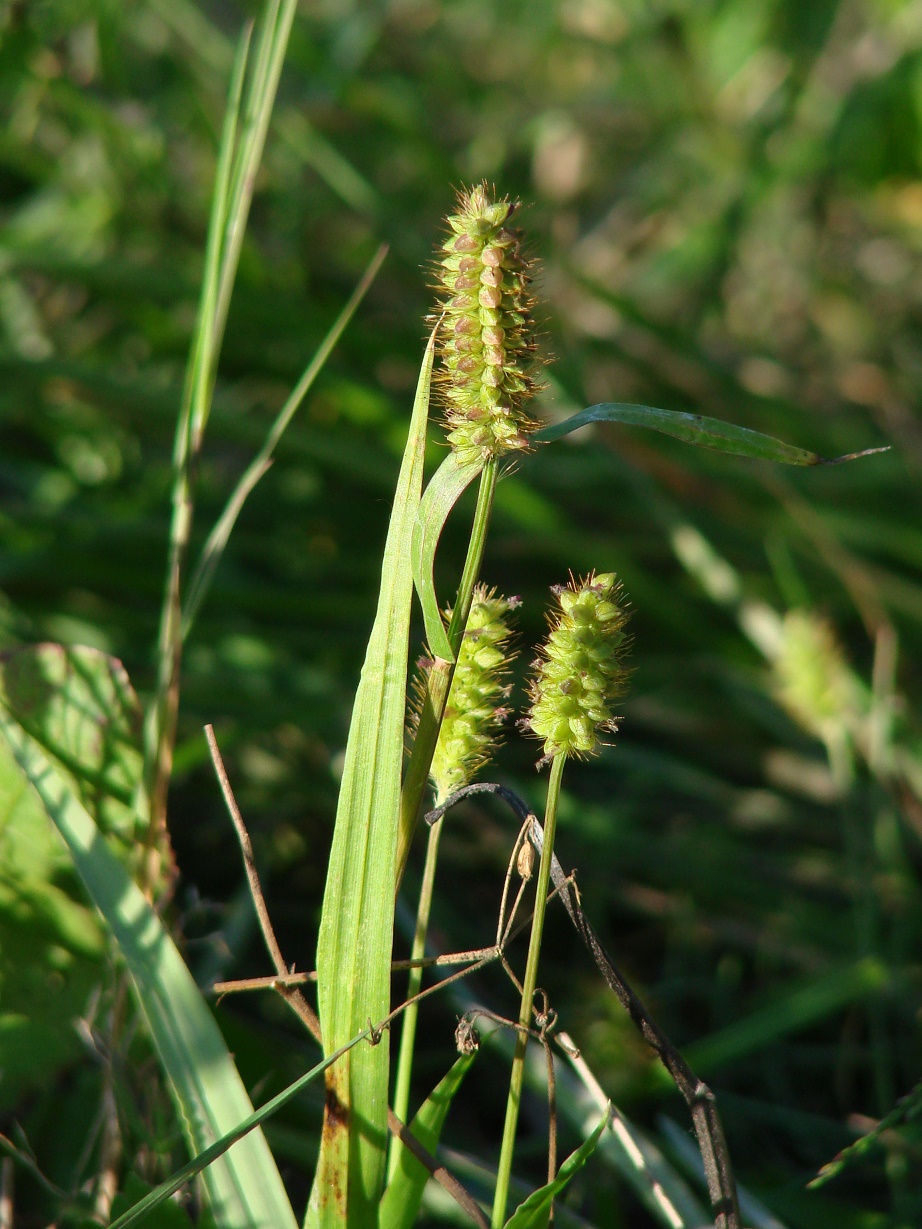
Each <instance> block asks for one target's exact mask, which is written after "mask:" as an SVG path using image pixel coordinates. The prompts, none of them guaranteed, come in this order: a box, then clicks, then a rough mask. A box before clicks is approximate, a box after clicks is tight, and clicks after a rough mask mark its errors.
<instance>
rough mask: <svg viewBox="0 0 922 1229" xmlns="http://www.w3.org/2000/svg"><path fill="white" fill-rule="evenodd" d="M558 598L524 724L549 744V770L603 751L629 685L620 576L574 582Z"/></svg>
mask: <svg viewBox="0 0 922 1229" xmlns="http://www.w3.org/2000/svg"><path fill="white" fill-rule="evenodd" d="M554 593H555V594H556V596H557V606H558V609H557V610H556V611H555V612H553V613H552V614H551V615H550V616H549V617H550V623H551V632H550V635H549V636H548V638H547V640H546V641H545V643H544V645H543V646H542V648H541V650H540V656H539V657H538V660H537V661H536V662H535V664H534V668H535V674H534V676H533V678H532V681H531V684H530V687H529V696H530V698H531V701H532V705H531V709H530V710H529V714H528V717H527V718H526V720H525V722H524V724H525V725H526V726H527V727H528V728H529V729H530V730H531V732H532V733H533V734H535V735H536V736H537V737H538V738H541V739H543V741H544V757H543V759H542V761H541V762H542V763H544V762H546V761H547V760H550V759H553V758H554V756H557V755H573V756H587V755H592V754H594V753H595V752H596V751H597V750H598V748H599V743H600V738H599V734H600V732H603V731H607V732H610V733H614V732H615V730H617V728H618V726H617V718H616V717H615V716H614V714H613V712H612V705H613V704H614V703H615V701H616V700H617V698H618V697H619V696H620V695H621V693H622V692H623V690H624V679H625V673H624V670H623V668H622V666H621V661H620V651H623V649H624V644H625V635H624V625H625V623H626V622H627V617H628V616H627V612H626V611H625V610H624V609H623V607H622V606H621V605H620V604H619V602H620V598H621V586H620V584H619V583H618V581H617V580H616V578H615V575H614V573H612V572H606V573H600V574H599V575H595V574H592V575H589V576H587V577H586V579H585V580H580V581H577V580H571V582H570V584H569V585H566V586H563V585H561V586H559V587H557V588H555V589H554Z"/></svg>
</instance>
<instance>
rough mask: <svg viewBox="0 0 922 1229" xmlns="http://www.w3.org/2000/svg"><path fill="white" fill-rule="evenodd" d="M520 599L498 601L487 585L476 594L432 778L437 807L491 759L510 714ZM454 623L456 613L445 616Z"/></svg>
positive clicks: (459, 651)
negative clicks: (514, 623)
mask: <svg viewBox="0 0 922 1229" xmlns="http://www.w3.org/2000/svg"><path fill="white" fill-rule="evenodd" d="M518 605H519V599H518V598H517V597H510V598H505V597H497V596H496V593H495V590H493V589H490V590H488V589H487V588H486V587H485V586H483V585H478V586H477V587H476V588H475V589H474V598H473V602H472V603H471V613H470V615H469V616H468V620H467V627H466V629H465V632H464V637H463V639H462V641H461V647H460V649H459V650H458V661H457V665H456V666H455V673H454V678H453V679H452V683H451V691H450V692H449V693H448V702H447V704H446V705H445V716H444V718H443V720H442V728H441V730H440V731H439V741H438V743H437V745H436V748H435V755H434V756H433V758H432V767H431V768H430V770H429V776H430V778H431V780H432V784H433V786H434V787H435V795H436V805H438V804H439V803H442V802H444V801H445V799H446V798H448V797H450V796H451V795H452V794H453V793H454V792H455V791H456V790H459V789H461V788H462V786H464V785H467V784H468V783H469V782H470V781H471V780H472V779H473V777H474V776H475V775H476V773H477V772H478V771H479V770H480V769H481V768H482V767H483V765H484V764H485V763H487V761H488V760H489V759H490V757H491V755H492V754H493V751H494V750H495V747H496V743H497V731H498V728H499V726H500V725H502V723H503V721H504V719H505V718H506V717H507V716H508V714H509V709H508V708H506V707H505V706H504V705H503V703H502V701H503V700H505V699H506V697H507V696H508V694H509V687H508V686H507V685H506V683H505V677H506V675H507V673H508V666H509V662H510V661H511V660H512V658H513V657H514V656H515V654H514V653H511V652H510V651H509V648H508V643H509V624H508V617H509V613H510V611H512V610H514V609H515V608H516V606H518ZM446 613H447V614H448V616H449V617H450V615H451V611H447V612H446Z"/></svg>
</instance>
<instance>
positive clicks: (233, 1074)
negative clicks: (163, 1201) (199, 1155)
mask: <svg viewBox="0 0 922 1229" xmlns="http://www.w3.org/2000/svg"><path fill="white" fill-rule="evenodd" d="M89 719H90V720H91V718H89ZM0 734H2V735H3V737H4V738H5V740H6V743H7V745H8V746H9V748H10V751H11V752H12V754H13V757H14V758H15V760H16V763H17V764H18V765H19V768H20V770H21V772H22V774H23V776H24V778H25V779H26V780H27V781H28V782H29V784H30V785H31V787H32V789H34V791H35V793H36V794H37V795H38V797H39V799H40V801H41V803H42V806H43V807H44V809H45V811H46V812H47V814H48V815H49V816H50V818H51V820H52V821H53V823H54V824H55V826H56V827H57V829H58V831H59V832H60V834H61V836H62V837H63V838H64V840H65V842H66V843H67V846H68V848H69V850H70V853H71V856H72V857H73V860H74V864H75V865H76V868H77V871H78V873H79V874H80V877H81V879H82V880H83V882H84V884H85V886H86V889H87V891H88V892H89V894H90V897H91V898H92V900H93V903H94V904H95V905H96V907H97V908H98V909H99V911H100V913H101V914H102V915H103V917H104V919H105V921H106V923H107V925H108V927H109V930H110V933H111V934H112V936H113V938H114V939H115V941H116V943H117V944H118V946H119V949H120V951H121V954H122V956H123V957H124V959H125V963H126V964H127V966H128V970H129V972H130V974H131V977H132V980H133V982H134V986H135V990H136V993H137V999H138V1004H139V1006H140V1009H141V1011H142V1013H143V1015H144V1017H145V1019H146V1021H147V1025H148V1028H149V1029H150V1033H151V1037H152V1039H153V1041H154V1045H155V1046H156V1048H157V1052H158V1055H159V1058H160V1062H161V1064H162V1066H163V1069H164V1071H165V1072H166V1075H167V1077H168V1079H169V1081H170V1085H171V1088H172V1091H173V1095H174V1097H175V1100H176V1103H177V1106H178V1108H179V1111H180V1116H181V1119H182V1123H183V1129H184V1131H185V1133H186V1136H187V1139H188V1141H189V1145H190V1148H191V1150H192V1151H193V1152H200V1151H201V1150H202V1149H204V1148H206V1147H208V1146H209V1145H210V1144H212V1143H213V1142H214V1141H215V1140H216V1139H218V1138H220V1137H221V1136H222V1135H224V1134H225V1133H226V1132H227V1131H229V1130H232V1129H233V1128H235V1127H236V1126H237V1125H238V1123H240V1122H241V1121H242V1120H244V1119H246V1118H248V1117H249V1116H250V1114H252V1112H253V1106H252V1104H251V1102H250V1099H249V1097H248V1096H247V1092H246V1089H245V1088H244V1086H243V1082H242V1081H241V1079H240V1075H239V1074H238V1072H237V1068H236V1067H235V1066H234V1063H233V1060H232V1058H231V1056H230V1054H229V1053H228V1050H227V1047H226V1046H225V1044H224V1039H223V1037H222V1036H221V1033H220V1030H219V1029H218V1026H217V1024H216V1023H215V1020H214V1017H213V1016H212V1014H211V1011H210V1010H209V1008H208V1005H207V1004H206V1003H205V1000H204V999H203V998H202V995H201V993H200V991H199V989H198V987H197V986H196V984H195V982H194V981H193V979H192V975H191V973H190V972H189V970H188V968H187V967H186V964H185V962H184V961H183V959H182V957H181V956H180V954H179V952H178V951H177V949H176V946H175V945H174V943H173V941H172V939H171V938H170V936H169V934H168V933H167V932H166V930H165V929H164V927H163V924H162V922H161V921H160V918H159V917H158V916H157V914H156V913H155V912H154V910H153V909H152V908H151V907H150V905H149V904H148V902H147V900H146V899H145V898H144V895H143V894H142V893H141V891H140V890H139V889H138V887H137V886H136V885H135V883H134V882H133V880H132V879H131V877H130V876H129V874H128V872H127V871H126V870H125V868H124V867H123V866H122V864H121V862H120V861H119V860H118V858H117V857H116V856H115V854H114V853H113V852H112V851H111V850H110V848H109V847H108V845H107V844H106V842H105V839H104V838H103V836H102V834H101V833H100V831H99V829H98V828H97V827H96V825H95V824H94V822H93V820H92V819H91V817H90V815H89V814H88V813H87V811H86V810H85V809H84V807H83V805H82V804H81V802H80V800H79V798H78V796H77V793H76V789H75V786H74V784H73V783H72V781H70V780H69V779H68V778H67V777H66V776H65V775H64V774H63V773H62V772H61V771H60V770H59V769H58V768H56V767H55V766H54V764H53V763H52V761H51V760H50V759H49V758H48V757H47V756H46V755H45V753H44V752H43V751H42V749H41V748H40V746H39V744H38V743H37V742H36V741H35V740H34V739H33V738H31V737H30V736H29V735H28V734H27V733H26V732H25V730H23V728H22V727H21V726H20V725H19V724H18V722H17V721H15V720H14V719H13V718H12V716H10V715H9V713H8V712H7V711H6V710H4V709H2V708H0ZM204 1182H205V1186H206V1188H207V1191H208V1197H209V1201H210V1204H211V1207H212V1210H213V1213H214V1217H215V1220H216V1222H217V1223H218V1224H220V1225H221V1226H222V1229H231V1227H237V1226H239V1227H240V1229H256V1227H257V1226H264V1227H265V1229H269V1227H270V1226H271V1227H272V1229H284V1227H285V1226H288V1227H289V1229H294V1227H295V1225H296V1221H295V1218H294V1214H293V1212H292V1210H291V1205H290V1203H289V1202H288V1197H287V1195H286V1194H285V1188H284V1186H283V1185H282V1180H281V1178H280V1176H279V1172H278V1169H277V1168H276V1165H275V1162H274V1160H273V1159H272V1154H271V1153H270V1151H269V1148H268V1145H267V1144H266V1141H265V1139H264V1138H263V1136H262V1133H261V1132H258V1133H255V1134H253V1135H251V1136H249V1137H248V1138H247V1139H246V1140H245V1141H242V1142H241V1143H240V1145H239V1146H238V1148H237V1149H235V1151H234V1152H233V1153H232V1154H229V1155H228V1156H226V1157H222V1158H221V1160H220V1161H218V1162H216V1163H215V1164H214V1165H213V1166H212V1167H211V1168H210V1169H208V1170H206V1172H205V1174H204Z"/></svg>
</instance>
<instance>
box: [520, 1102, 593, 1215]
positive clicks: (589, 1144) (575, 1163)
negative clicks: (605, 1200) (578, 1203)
mask: <svg viewBox="0 0 922 1229" xmlns="http://www.w3.org/2000/svg"><path fill="white" fill-rule="evenodd" d="M610 1117H611V1112H610V1110H609V1112H608V1113H607V1114H605V1116H604V1117H603V1118H602V1119H601V1121H600V1122H599V1125H598V1126H597V1127H596V1129H595V1130H594V1131H593V1132H592V1134H591V1135H590V1136H589V1138H588V1139H585V1140H583V1142H582V1143H581V1144H580V1146H579V1147H578V1148H577V1149H576V1151H575V1152H571V1154H570V1155H569V1156H568V1157H567V1159H566V1160H565V1161H564V1163H563V1164H562V1165H561V1167H560V1169H559V1170H558V1172H557V1177H556V1178H555V1179H554V1181H553V1182H548V1183H547V1185H546V1186H542V1187H540V1188H539V1189H538V1190H536V1191H532V1193H531V1194H530V1195H529V1196H528V1198H527V1199H526V1200H525V1201H524V1202H523V1203H520V1204H519V1206H518V1207H517V1208H516V1210H515V1211H514V1212H513V1213H512V1215H511V1216H510V1217H509V1219H508V1220H507V1221H506V1225H505V1229H544V1227H545V1226H546V1225H547V1222H548V1214H549V1213H550V1210H551V1204H552V1203H553V1202H554V1200H555V1199H556V1198H557V1196H558V1195H559V1194H560V1192H561V1191H562V1190H563V1189H564V1187H565V1186H566V1185H567V1183H568V1182H569V1181H570V1179H571V1178H572V1177H573V1175H574V1174H575V1173H577V1172H578V1171H579V1170H580V1169H582V1167H583V1166H584V1165H585V1164H586V1162H587V1161H588V1160H589V1158H590V1157H591V1156H592V1154H593V1152H595V1149H596V1145H597V1144H598V1142H599V1140H600V1138H601V1136H602V1132H603V1131H604V1130H605V1128H606V1126H607V1125H608V1121H609V1119H610Z"/></svg>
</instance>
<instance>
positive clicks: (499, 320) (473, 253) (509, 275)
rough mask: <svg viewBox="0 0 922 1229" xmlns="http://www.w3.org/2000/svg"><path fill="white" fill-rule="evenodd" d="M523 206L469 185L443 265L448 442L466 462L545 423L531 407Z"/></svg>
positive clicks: (518, 445) (495, 452)
mask: <svg viewBox="0 0 922 1229" xmlns="http://www.w3.org/2000/svg"><path fill="white" fill-rule="evenodd" d="M516 208H517V202H513V201H510V200H509V199H508V198H504V199H503V200H494V199H493V196H492V195H491V193H490V192H489V190H488V189H487V185H486V184H485V183H481V184H478V185H477V186H476V187H474V188H471V190H470V191H469V192H464V191H463V192H461V193H460V195H459V196H458V203H457V212H456V213H454V214H452V216H451V217H449V219H448V227H449V231H450V234H449V236H448V238H447V239H446V240H445V242H444V243H443V244H442V248H441V252H440V256H439V262H438V264H437V266H436V269H437V274H438V287H437V289H438V292H439V297H440V309H441V311H442V313H443V315H442V327H441V330H440V345H441V356H442V368H441V372H440V380H439V385H440V389H441V393H442V396H443V399H444V402H445V420H446V425H447V426H448V442H449V443H450V444H451V446H452V448H453V449H454V450H455V452H457V453H458V454H459V458H460V459H461V460H462V461H463V462H467V461H478V460H483V461H487V460H490V459H491V458H493V457H500V456H502V455H503V454H504V453H507V452H511V451H514V450H515V449H520V450H521V449H524V448H527V447H528V434H529V433H530V432H531V431H534V430H535V429H536V427H537V426H538V424H537V423H536V422H534V421H533V420H531V419H530V418H528V416H527V415H526V414H525V412H524V409H523V407H524V406H525V404H526V403H527V402H528V401H529V400H530V399H531V397H532V396H533V395H534V393H535V383H534V380H533V379H532V377H531V375H530V373H529V369H530V367H531V365H532V359H531V355H532V352H533V350H534V339H533V327H532V318H531V307H532V299H531V296H530V294H529V293H528V277H527V275H526V271H527V267H528V266H527V262H526V261H525V260H524V259H523V257H522V255H521V252H520V242H519V233H518V232H517V231H515V230H511V229H510V228H509V227H508V226H507V225H506V223H507V222H508V221H509V219H510V218H511V217H512V215H513V213H514V212H515V210H516Z"/></svg>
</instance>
